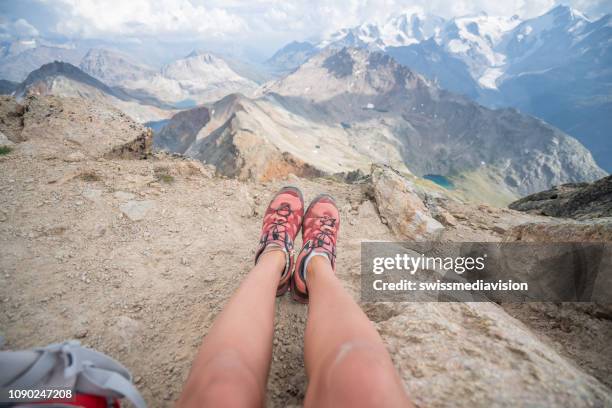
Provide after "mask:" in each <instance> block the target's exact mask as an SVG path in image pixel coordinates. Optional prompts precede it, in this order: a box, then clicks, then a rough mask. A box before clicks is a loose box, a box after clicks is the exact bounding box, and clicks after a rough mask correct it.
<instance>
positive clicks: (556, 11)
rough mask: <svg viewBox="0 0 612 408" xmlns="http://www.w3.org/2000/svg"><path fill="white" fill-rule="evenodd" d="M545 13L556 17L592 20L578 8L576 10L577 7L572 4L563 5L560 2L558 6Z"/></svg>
mask: <svg viewBox="0 0 612 408" xmlns="http://www.w3.org/2000/svg"><path fill="white" fill-rule="evenodd" d="M544 15H550V16H554V17H563V18H567V19H569V20H586V21H591V20H590V19H589V18H588V17H587V16H585V15H584V14H583V13H581V12H580V11H578V10H576V9H574V8H572V7H570V6H566V5H563V4H559V5H558V6H556V7H553V8H552V9H550V10H549V11H548V12H547V13H546V14H544Z"/></svg>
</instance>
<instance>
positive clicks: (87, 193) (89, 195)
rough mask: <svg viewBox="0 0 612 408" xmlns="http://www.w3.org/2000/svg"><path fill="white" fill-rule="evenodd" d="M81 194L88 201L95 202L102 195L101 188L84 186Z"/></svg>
mask: <svg viewBox="0 0 612 408" xmlns="http://www.w3.org/2000/svg"><path fill="white" fill-rule="evenodd" d="M81 195H82V196H83V197H85V198H86V199H88V200H90V201H94V202H96V201H98V200H99V199H100V197H102V190H98V189H95V188H86V189H84V190H83V192H82V193H81Z"/></svg>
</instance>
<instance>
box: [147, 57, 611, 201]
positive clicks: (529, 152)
mask: <svg viewBox="0 0 612 408" xmlns="http://www.w3.org/2000/svg"><path fill="white" fill-rule="evenodd" d="M188 112H189V113H184V114H180V115H176V116H175V117H174V118H173V119H172V120H171V121H170V123H169V125H168V126H166V127H165V128H164V130H162V131H161V132H160V133H159V134H158V135H157V137H156V139H155V143H156V145H157V147H158V148H162V149H167V150H171V151H174V152H178V153H182V154H185V155H187V156H190V157H194V158H197V159H200V160H202V161H204V162H206V163H209V164H213V165H215V166H216V167H217V169H218V171H219V172H220V173H222V174H225V175H227V176H232V177H238V178H243V179H257V180H267V179H272V178H275V177H278V176H279V175H281V174H286V173H287V172H292V173H294V174H297V175H299V176H308V175H323V174H334V173H347V172H350V171H355V170H362V171H367V169H368V168H369V166H370V163H372V162H380V163H387V164H390V165H392V166H393V167H395V168H397V169H400V170H403V171H405V172H413V173H414V174H416V175H418V176H430V177H431V176H440V177H443V178H446V179H448V180H449V181H450V182H451V183H452V184H454V185H455V186H456V187H457V188H458V189H461V190H463V191H464V192H465V193H466V194H468V195H474V194H478V195H479V196H480V197H479V198H481V199H482V200H485V201H486V200H488V201H494V202H504V201H507V200H509V199H511V198H512V197H517V196H519V195H524V194H527V193H529V192H534V191H539V190H542V189H543V188H544V187H545V186H550V185H554V184H558V183H560V182H564V181H567V180H594V179H597V178H599V177H602V176H603V175H605V172H604V171H602V170H601V169H600V168H599V167H598V166H597V165H596V164H595V162H594V161H593V158H592V156H591V154H590V153H589V152H588V151H587V150H586V149H585V148H584V147H583V146H582V145H581V144H580V143H578V142H577V141H576V140H575V139H573V138H572V137H570V136H568V135H566V134H565V133H563V132H561V131H559V130H558V129H555V128H554V127H552V126H550V125H548V124H547V123H545V122H543V121H541V120H539V119H536V118H533V117H531V116H528V115H524V114H521V113H519V112H517V111H516V110H514V109H501V110H491V109H488V108H485V107H483V106H480V105H478V104H477V103H475V102H472V101H470V100H469V99H468V98H466V97H464V96H461V95H458V94H454V93H451V92H448V91H445V90H443V89H440V88H439V87H437V86H436V85H435V84H434V83H432V82H431V81H429V80H427V79H425V78H424V77H423V76H421V75H419V74H416V73H414V72H412V71H411V70H409V69H407V68H406V67H404V66H402V65H400V64H398V63H397V62H396V61H395V60H394V59H393V58H391V57H389V56H388V55H385V54H383V53H380V52H372V51H368V50H364V49H361V48H342V49H340V50H336V49H333V48H327V49H326V50H324V51H323V52H320V53H318V54H317V55H315V56H313V57H311V58H310V59H309V60H308V61H306V62H305V63H304V64H302V65H301V66H300V67H299V68H298V69H297V70H295V71H294V72H293V73H291V74H289V75H287V76H285V77H283V78H282V79H279V80H277V81H274V82H271V83H268V84H266V85H264V86H263V87H262V88H260V90H259V92H258V94H257V95H256V97H255V98H247V97H245V96H241V95H230V96H227V97H226V98H224V99H222V100H220V101H218V102H216V103H214V104H212V105H206V106H204V107H200V108H197V109H194V110H192V111H188Z"/></svg>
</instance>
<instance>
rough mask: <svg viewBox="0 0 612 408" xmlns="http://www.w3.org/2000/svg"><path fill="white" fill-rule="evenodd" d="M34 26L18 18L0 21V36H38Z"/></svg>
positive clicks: (5, 37) (7, 37)
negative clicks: (5, 21)
mask: <svg viewBox="0 0 612 408" xmlns="http://www.w3.org/2000/svg"><path fill="white" fill-rule="evenodd" d="M38 35H39V33H38V30H37V29H36V27H34V26H33V25H32V24H30V23H28V22H27V20H25V19H23V18H20V19H17V20H16V21H13V22H7V23H0V38H4V39H9V38H33V37H38Z"/></svg>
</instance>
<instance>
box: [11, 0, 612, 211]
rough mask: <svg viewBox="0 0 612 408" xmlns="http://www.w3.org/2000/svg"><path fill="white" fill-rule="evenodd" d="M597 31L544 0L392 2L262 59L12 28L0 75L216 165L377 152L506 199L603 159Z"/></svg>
mask: <svg viewBox="0 0 612 408" xmlns="http://www.w3.org/2000/svg"><path fill="white" fill-rule="evenodd" d="M610 38H611V29H610V23H609V16H604V17H602V18H600V19H598V20H597V21H592V20H590V19H588V18H587V17H586V16H584V15H582V14H581V13H579V12H577V11H575V10H573V9H571V8H568V7H563V6H560V7H556V8H554V9H552V10H551V11H549V12H548V13H546V14H544V15H542V16H539V17H536V18H533V19H529V20H521V19H520V18H518V17H517V16H513V17H503V18H502V17H495V16H488V15H486V14H479V15H476V16H467V17H457V18H453V19H443V18H441V17H437V16H432V15H426V14H420V13H412V14H400V15H395V16H392V17H391V18H389V19H388V20H387V21H386V22H383V23H381V24H373V23H367V24H362V25H360V26H357V27H352V28H346V29H342V30H339V31H338V32H336V33H333V34H331V35H329V36H327V37H326V38H323V39H322V40H320V41H318V42H296V41H294V42H291V43H289V44H288V45H287V46H285V47H283V48H282V49H280V50H278V51H277V52H276V53H274V55H272V56H271V57H270V58H269V59H268V60H266V61H265V62H264V63H263V64H261V63H251V62H245V61H241V60H239V59H237V58H232V57H227V56H222V55H219V54H213V53H209V52H205V51H199V50H194V51H193V52H191V53H190V54H188V55H186V56H185V57H183V58H179V59H178V60H175V61H171V62H170V63H167V64H165V65H163V66H161V67H153V66H149V65H147V64H145V63H143V62H142V61H139V60H137V59H135V58H134V56H133V55H131V54H128V53H124V52H121V51H120V50H117V49H111V48H108V47H93V48H87V49H86V48H85V47H84V46H83V44H79V43H78V42H77V43H74V44H72V43H71V44H54V43H51V42H48V41H42V40H36V41H34V40H33V41H26V40H23V39H20V40H18V41H14V42H12V43H11V42H4V43H2V44H0V76H4V77H5V78H7V80H2V82H1V83H0V87H1V90H2V92H3V93H13V94H14V95H15V96H16V97H17V98H18V99H21V98H24V97H26V96H27V95H29V94H55V95H59V96H73V97H74V96H76V97H83V98H86V99H89V100H93V101H95V102H99V103H105V104H110V105H113V106H115V107H117V108H119V109H121V110H122V111H124V112H125V113H127V114H128V115H129V116H131V117H132V118H134V119H135V120H137V121H140V122H144V123H149V124H150V126H152V127H154V128H155V129H156V131H157V130H159V132H158V133H157V135H156V140H155V142H156V145H157V146H158V148H162V149H166V150H170V151H173V152H178V153H181V154H185V155H187V156H191V157H195V158H198V159H200V160H202V161H204V162H207V163H210V164H214V165H215V166H217V169H218V171H219V172H221V173H223V174H225V175H228V176H234V177H239V178H253V179H264V180H265V179H273V178H276V177H279V176H282V175H283V174H286V173H288V172H293V173H295V174H299V175H322V174H335V173H340V174H347V173H348V172H352V171H355V170H360V171H364V172H367V170H368V168H369V166H370V164H371V163H372V162H382V163H387V164H390V165H392V166H394V167H395V168H398V169H400V170H402V171H404V172H413V173H414V174H416V175H418V176H425V177H428V178H431V179H434V180H444V183H449V184H450V185H454V186H456V187H457V188H458V189H459V190H461V191H464V192H465V193H466V194H468V195H469V194H472V195H474V194H476V195H482V196H483V197H484V199H486V200H488V201H489V202H497V203H506V202H509V201H510V200H512V199H514V198H516V197H517V196H519V195H524V194H528V193H532V192H535V191H539V190H543V189H547V188H550V187H551V186H552V185H554V184H558V183H565V182H573V181H590V180H593V179H595V178H597V177H601V176H602V175H603V174H605V173H604V172H603V171H602V170H601V168H600V166H601V167H603V168H604V169H606V170H608V171H609V170H610V167H608V164H609V161H610V160H612V154H611V153H612V143H610V138H609V137H608V136H607V135H608V132H609V130H608V129H609V128H610V126H609V125H611V124H612V123H610V121H611V120H612V119H611V115H609V112H610V111H612V109H611V108H612V107H611V106H610V95H612V92H611V89H610V83H611V81H610V79H611V78H610V69H609V67H610V66H611V62H612V58H611V56H610V51H609V50H610V46H609V44H610ZM53 56H56V57H57V61H55V60H52V61H51V62H49V61H47V60H48V59H50V58H52V57H53ZM43 61H46V62H48V63H46V64H44V65H42V66H40V65H39V64H40V63H41V62H43ZM32 67H36V68H35V69H32V70H30V71H28V72H27V73H25V71H26V70H29V69H30V68H32ZM18 68H19V69H18ZM266 81H267V82H266ZM184 109H191V110H185V111H182V112H179V113H178V114H177V115H176V116H175V117H174V118H173V120H172V121H170V122H169V123H168V124H167V126H166V127H165V128H164V129H162V127H163V126H164V125H166V122H167V120H168V119H169V118H170V117H171V116H172V115H174V114H175V113H176V112H177V111H179V110H184ZM557 128H558V129H557ZM568 135H571V136H573V137H575V139H577V140H578V141H579V142H580V143H579V142H577V141H576V140H575V139H574V138H572V137H570V136H568ZM581 143H582V144H584V145H585V146H586V147H587V148H588V149H589V150H590V151H591V152H592V155H591V154H590V153H589V152H588V151H587V150H585V149H584V147H583V145H582V144H581ZM592 156H594V158H595V162H594V161H593V157H592ZM596 162H597V163H598V164H599V166H598V164H596ZM610 165H611V166H612V163H611V164H610ZM270 166H272V167H270Z"/></svg>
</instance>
